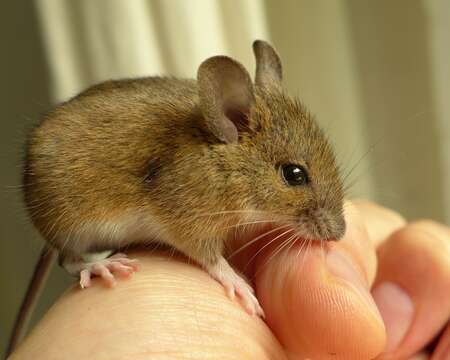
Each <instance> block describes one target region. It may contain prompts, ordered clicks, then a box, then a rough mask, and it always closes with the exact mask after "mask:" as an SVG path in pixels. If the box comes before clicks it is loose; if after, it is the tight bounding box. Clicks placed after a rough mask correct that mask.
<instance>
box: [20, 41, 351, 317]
mask: <svg viewBox="0 0 450 360" xmlns="http://www.w3.org/2000/svg"><path fill="white" fill-rule="evenodd" d="M253 50H254V53H255V57H256V65H257V67H256V76H255V81H254V83H253V82H252V81H251V78H250V76H249V74H248V72H247V71H246V70H245V68H244V67H243V66H242V65H241V64H240V63H238V62H237V61H235V60H233V59H231V58H229V57H226V56H215V57H212V58H209V59H207V60H205V61H204V62H203V63H202V64H201V65H200V67H199V69H198V74H197V81H195V80H187V79H177V78H169V77H149V78H140V79H129V80H119V81H107V82H104V83H101V84H99V85H95V86H93V87H91V88H89V89H87V90H86V91H84V92H82V93H81V94H80V95H78V96H76V97H74V98H73V99H71V100H69V101H67V102H65V103H63V104H61V105H59V106H58V107H57V108H56V109H55V110H54V111H52V112H50V113H49V114H48V115H47V116H46V117H45V118H44V119H43V121H42V122H41V124H40V125H39V126H38V127H37V128H35V129H34V131H33V132H32V133H31V136H30V138H29V143H28V148H27V156H26V162H25V168H24V193H25V203H26V205H27V208H28V210H29V214H30V217H31V219H32V221H33V223H34V224H35V226H36V227H37V229H38V230H39V231H40V233H41V234H42V235H43V237H44V238H45V239H46V241H47V243H48V248H50V249H53V250H51V251H53V252H54V251H56V252H57V253H58V254H59V259H60V263H61V265H62V266H63V267H64V268H66V269H67V270H68V271H69V272H70V273H71V274H73V275H77V276H80V284H81V286H82V287H86V286H89V285H90V278H91V276H94V275H97V276H100V277H102V278H103V279H104V280H105V281H106V282H107V283H108V284H111V285H113V284H114V281H115V280H114V274H117V273H129V272H132V271H134V270H135V266H136V264H135V263H134V262H133V260H131V259H128V258H127V257H126V256H125V255H122V254H116V255H114V256H113V257H111V258H106V259H101V260H97V261H92V262H89V261H87V260H86V255H87V254H91V253H99V252H104V251H108V250H109V251H111V250H112V251H119V250H120V249H123V248H126V247H127V246H129V245H134V244H140V243H141V244H146V243H148V242H154V241H158V242H160V243H163V244H166V245H169V246H171V247H173V248H175V249H176V250H178V251H180V252H181V253H183V254H185V255H186V256H188V257H189V258H191V259H192V260H194V261H195V262H197V263H198V264H199V265H201V266H202V267H203V268H204V269H205V270H206V271H207V272H208V273H209V274H210V275H211V276H212V277H213V278H214V279H216V280H217V281H218V282H220V283H221V284H222V285H223V286H224V287H225V289H226V291H227V293H228V294H229V295H230V296H231V297H234V296H235V295H237V297H238V298H239V299H240V301H241V304H242V305H243V306H244V308H245V309H246V310H247V311H248V312H249V313H250V314H259V315H262V314H263V312H262V309H261V307H260V306H259V304H258V301H257V299H256V297H255V296H254V294H253V290H252V288H251V286H250V285H249V284H248V283H247V282H246V281H245V280H244V279H243V278H242V277H241V276H240V275H238V274H237V273H236V272H235V271H234V270H233V269H232V268H231V267H230V265H229V264H228V262H227V261H226V260H225V258H224V249H225V247H226V245H227V241H228V240H229V238H230V236H231V233H233V229H232V225H233V224H238V223H240V222H251V221H254V222H257V221H258V222H260V223H261V224H262V223H264V221H266V220H267V221H268V222H269V221H270V222H273V221H274V219H275V220H276V222H277V223H279V224H287V225H289V226H290V227H291V228H292V232H293V233H294V234H295V235H296V236H298V237H301V238H306V239H317V240H324V241H325V240H338V239H339V238H341V237H342V235H343V234H344V231H345V222H344V218H343V187H342V182H341V178H340V175H339V171H338V167H337V165H336V161H335V157H334V153H333V150H332V148H331V146H330V143H329V142H328V140H327V138H326V137H325V135H324V133H323V132H322V131H321V130H320V128H319V127H318V125H317V123H316V121H315V120H314V118H313V117H312V116H311V114H310V113H309V112H308V111H307V110H306V109H305V107H304V106H303V105H302V104H301V103H300V101H299V100H297V99H295V98H292V97H290V96H289V95H287V94H286V93H285V92H284V91H283V89H282V67H281V61H280V59H279V57H278V55H277V53H276V51H275V50H274V49H273V48H272V47H271V46H270V45H269V44H268V43H266V42H264V41H255V42H254V44H253ZM230 228H231V230H230Z"/></svg>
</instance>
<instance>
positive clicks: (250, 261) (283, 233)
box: [244, 228, 295, 271]
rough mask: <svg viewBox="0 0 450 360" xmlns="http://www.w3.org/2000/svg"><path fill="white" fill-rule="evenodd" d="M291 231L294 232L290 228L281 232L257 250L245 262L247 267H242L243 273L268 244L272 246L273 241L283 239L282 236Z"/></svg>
mask: <svg viewBox="0 0 450 360" xmlns="http://www.w3.org/2000/svg"><path fill="white" fill-rule="evenodd" d="M291 231H295V230H294V229H292V228H290V229H287V230H286V231H284V232H282V233H281V234H279V235H277V236H275V237H274V238H273V239H272V240H270V241H269V242H268V243H267V244H265V245H264V246H263V247H261V249H259V250H258V251H257V252H256V253H255V254H254V255H253V256H252V257H251V258H250V260H249V261H248V262H247V265H245V267H244V271H245V270H246V269H247V267H248V266H249V265H250V264H251V263H252V261H253V260H254V259H255V258H256V257H257V256H258V254H260V253H261V252H262V251H263V250H264V249H265V248H267V247H268V246H269V245H270V244H272V243H273V242H274V241H276V240H278V239H279V238H280V237H283V236H284V235H286V234H288V233H289V232H291Z"/></svg>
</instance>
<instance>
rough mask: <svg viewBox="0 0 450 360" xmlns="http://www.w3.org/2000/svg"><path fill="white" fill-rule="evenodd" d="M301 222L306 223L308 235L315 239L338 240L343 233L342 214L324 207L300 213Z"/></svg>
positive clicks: (343, 221) (343, 222)
mask: <svg viewBox="0 0 450 360" xmlns="http://www.w3.org/2000/svg"><path fill="white" fill-rule="evenodd" d="M301 218H302V220H301V223H302V224H303V225H306V226H305V227H306V229H305V230H307V232H308V233H309V234H308V235H309V236H310V237H312V238H314V239H317V240H323V241H331V240H340V239H341V238H342V237H343V236H344V233H345V220H344V216H343V215H342V214H340V213H339V214H335V213H333V212H332V211H330V210H327V209H324V208H315V209H309V210H307V211H305V212H303V213H302V216H301Z"/></svg>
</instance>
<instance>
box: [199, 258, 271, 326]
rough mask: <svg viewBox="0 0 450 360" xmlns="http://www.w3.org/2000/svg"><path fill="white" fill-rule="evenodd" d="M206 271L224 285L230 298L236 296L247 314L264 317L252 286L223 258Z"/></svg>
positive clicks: (232, 298)
mask: <svg viewBox="0 0 450 360" xmlns="http://www.w3.org/2000/svg"><path fill="white" fill-rule="evenodd" d="M207 271H208V273H209V274H210V275H211V277H212V278H214V279H215V280H217V281H218V282H219V283H220V284H221V285H222V286H223V287H224V289H225V292H226V294H227V296H228V297H229V298H230V299H231V300H234V299H235V298H236V297H237V298H238V300H239V302H240V304H241V305H242V307H243V308H244V309H245V311H246V312H247V313H248V314H249V315H252V316H253V315H257V316H260V317H261V318H265V314H264V310H263V309H262V307H261V305H260V304H259V301H258V299H257V298H256V296H255V292H254V290H253V288H252V287H251V286H250V285H249V284H248V283H247V282H246V281H245V280H244V279H243V278H242V277H241V276H239V275H238V274H237V273H236V272H235V271H234V270H233V268H232V267H231V266H230V265H229V264H228V262H227V261H226V260H225V259H224V258H222V259H220V260H219V261H218V263H217V264H216V265H214V266H212V267H210V268H208V269H207Z"/></svg>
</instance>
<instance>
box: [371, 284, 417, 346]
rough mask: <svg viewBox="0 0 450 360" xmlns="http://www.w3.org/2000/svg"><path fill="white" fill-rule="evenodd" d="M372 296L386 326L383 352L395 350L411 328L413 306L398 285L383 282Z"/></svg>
mask: <svg viewBox="0 0 450 360" xmlns="http://www.w3.org/2000/svg"><path fill="white" fill-rule="evenodd" d="M372 296H373V298H374V299H375V303H376V304H377V306H378V310H379V311H380V313H381V317H382V318H383V321H384V325H385V326H386V334H387V339H386V349H385V352H391V351H393V350H395V349H396V348H397V347H398V345H399V344H400V343H401V342H402V340H403V338H404V337H405V334H406V332H407V331H408V329H409V327H410V326H411V322H412V319H413V315H414V304H413V302H412V300H411V298H410V297H409V295H408V294H407V293H406V292H405V291H404V290H403V289H402V288H400V287H399V286H398V285H396V284H394V283H392V282H385V283H381V284H380V285H378V286H377V287H376V288H375V289H374V290H373V291H372Z"/></svg>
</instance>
